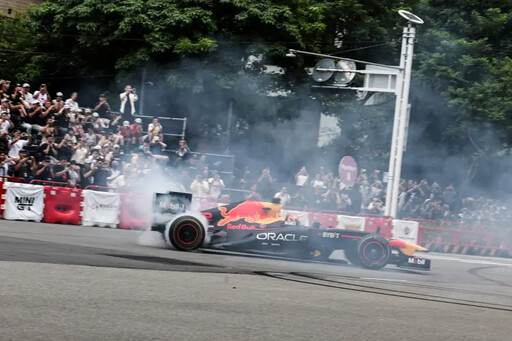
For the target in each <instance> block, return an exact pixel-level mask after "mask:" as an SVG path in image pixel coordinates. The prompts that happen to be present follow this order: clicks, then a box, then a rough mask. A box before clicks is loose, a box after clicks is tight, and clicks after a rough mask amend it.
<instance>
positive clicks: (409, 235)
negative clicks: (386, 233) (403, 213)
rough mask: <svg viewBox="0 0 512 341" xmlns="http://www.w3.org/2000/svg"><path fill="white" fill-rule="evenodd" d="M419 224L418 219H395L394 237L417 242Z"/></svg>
mask: <svg viewBox="0 0 512 341" xmlns="http://www.w3.org/2000/svg"><path fill="white" fill-rule="evenodd" d="M419 225H420V224H419V223H418V222H417V221H410V220H398V219H393V230H392V233H393V238H394V239H402V240H405V241H407V242H411V243H414V244H417V243H418V229H419Z"/></svg>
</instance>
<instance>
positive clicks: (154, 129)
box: [148, 117, 164, 141]
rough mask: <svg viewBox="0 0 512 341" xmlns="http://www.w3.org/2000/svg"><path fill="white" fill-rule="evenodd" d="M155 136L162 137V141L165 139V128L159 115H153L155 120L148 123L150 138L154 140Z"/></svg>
mask: <svg viewBox="0 0 512 341" xmlns="http://www.w3.org/2000/svg"><path fill="white" fill-rule="evenodd" d="M155 136H158V137H160V140H161V141H163V139H164V134H163V128H162V125H161V124H160V121H159V120H158V117H153V122H151V123H150V124H148V140H150V141H153V137H155Z"/></svg>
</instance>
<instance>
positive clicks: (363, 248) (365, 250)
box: [357, 233, 391, 270]
mask: <svg viewBox="0 0 512 341" xmlns="http://www.w3.org/2000/svg"><path fill="white" fill-rule="evenodd" d="M357 255H358V256H359V261H360V265H361V266H362V267H364V268H367V269H372V270H379V269H382V268H383V267H385V266H386V265H387V264H388V263H389V259H390V257H391V246H390V245H389V242H388V241H387V239H386V238H384V237H383V236H381V235H380V234H376V233H372V234H368V235H366V236H364V237H363V238H361V239H360V240H359V242H358V244H357Z"/></svg>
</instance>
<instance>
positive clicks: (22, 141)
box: [9, 130, 32, 160]
mask: <svg viewBox="0 0 512 341" xmlns="http://www.w3.org/2000/svg"><path fill="white" fill-rule="evenodd" d="M31 138H32V136H31V135H29V134H26V133H21V132H20V131H19V130H16V131H15V132H14V137H13V139H12V141H11V143H10V144H9V157H10V158H11V159H14V160H17V159H19V157H20V150H22V149H23V148H25V146H27V145H30V140H31Z"/></svg>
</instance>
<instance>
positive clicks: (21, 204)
mask: <svg viewBox="0 0 512 341" xmlns="http://www.w3.org/2000/svg"><path fill="white" fill-rule="evenodd" d="M35 200H36V198H34V197H14V203H15V204H16V208H17V209H18V210H19V211H31V208H32V206H34V201H35Z"/></svg>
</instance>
